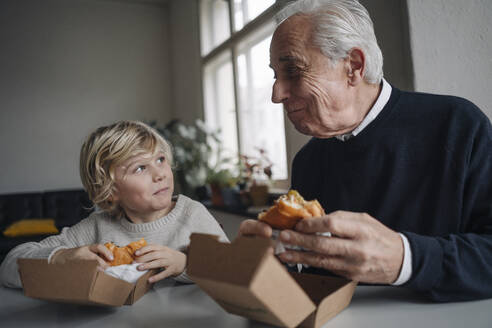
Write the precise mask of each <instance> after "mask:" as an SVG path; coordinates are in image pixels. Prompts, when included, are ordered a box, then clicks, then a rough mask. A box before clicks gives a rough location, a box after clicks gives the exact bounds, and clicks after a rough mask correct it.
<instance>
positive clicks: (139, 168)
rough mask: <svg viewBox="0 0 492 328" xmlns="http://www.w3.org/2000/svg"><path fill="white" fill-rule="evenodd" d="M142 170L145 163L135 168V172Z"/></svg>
mask: <svg viewBox="0 0 492 328" xmlns="http://www.w3.org/2000/svg"><path fill="white" fill-rule="evenodd" d="M144 170H145V165H139V166H137V168H136V169H135V173H140V172H143V171H144Z"/></svg>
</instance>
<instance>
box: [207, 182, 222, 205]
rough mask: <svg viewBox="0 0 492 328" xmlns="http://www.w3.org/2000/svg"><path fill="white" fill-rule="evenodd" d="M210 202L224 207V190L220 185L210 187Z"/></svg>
mask: <svg viewBox="0 0 492 328" xmlns="http://www.w3.org/2000/svg"><path fill="white" fill-rule="evenodd" d="M210 200H211V201H212V205H214V206H224V198H223V197H222V189H221V188H220V186H219V185H216V184H211V185H210Z"/></svg>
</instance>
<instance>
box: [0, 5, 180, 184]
mask: <svg viewBox="0 0 492 328" xmlns="http://www.w3.org/2000/svg"><path fill="white" fill-rule="evenodd" d="M167 16H168V9H167V7H162V6H156V5H151V4H131V3H129V2H124V1H123V2H117V1H96V0H91V1H88V0H70V1H66V0H43V1H39V0H2V1H1V2H0V47H1V50H0V150H1V154H2V155H1V156H2V160H1V161H0V193H6V192H20V191H35V190H50V189H60V188H76V187H81V183H80V179H79V175H78V153H79V149H80V146H81V144H82V141H83V139H84V137H85V136H86V135H87V134H88V133H89V132H90V131H92V130H93V129H95V128H96V127H98V126H100V125H103V124H107V123H110V122H113V121H116V120H121V119H140V120H150V119H155V120H159V121H160V122H166V121H168V120H169V119H170V118H171V116H172V114H171V113H170V110H169V109H170V104H171V99H170V85H171V82H170V81H171V79H172V78H171V77H170V72H169V66H170V58H169V54H168V51H169V45H168V44H169V40H168V39H169V28H168V25H167V24H168V19H167Z"/></svg>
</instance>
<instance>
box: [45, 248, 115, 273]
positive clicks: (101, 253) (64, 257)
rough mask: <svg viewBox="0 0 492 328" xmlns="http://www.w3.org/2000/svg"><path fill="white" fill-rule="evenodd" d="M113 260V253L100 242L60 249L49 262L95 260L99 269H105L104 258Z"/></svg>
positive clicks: (106, 264) (61, 262)
mask: <svg viewBox="0 0 492 328" xmlns="http://www.w3.org/2000/svg"><path fill="white" fill-rule="evenodd" d="M104 259H107V260H108V261H112V260H113V254H112V253H111V251H110V250H109V249H107V248H106V246H104V245H102V244H92V245H87V246H82V247H77V248H68V249H60V250H59V251H57V252H56V253H55V254H54V255H53V256H52V258H51V263H55V264H63V263H66V262H68V261H73V260H96V261H97V262H98V263H99V267H100V269H103V270H104V269H106V268H107V267H108V266H109V265H108V263H107V262H106V261H105V260H104Z"/></svg>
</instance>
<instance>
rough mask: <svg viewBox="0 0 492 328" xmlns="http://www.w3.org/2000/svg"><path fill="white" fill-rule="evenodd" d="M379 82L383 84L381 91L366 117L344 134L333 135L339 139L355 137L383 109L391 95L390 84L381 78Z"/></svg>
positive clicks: (344, 139)
mask: <svg viewBox="0 0 492 328" xmlns="http://www.w3.org/2000/svg"><path fill="white" fill-rule="evenodd" d="M381 83H382V84H383V87H382V89H381V93H380V94H379V96H378V99H377V100H376V102H375V103H374V105H373V106H372V108H371V109H370V110H369V113H367V115H366V117H364V119H363V120H362V122H361V123H360V124H359V125H358V126H357V127H356V128H355V129H354V130H353V131H352V132H349V133H346V134H341V135H339V136H335V138H337V139H338V140H341V141H346V140H348V139H350V138H352V137H355V136H356V135H358V134H359V133H360V132H361V131H362V130H364V128H365V127H366V126H368V125H369V123H371V122H372V121H374V119H375V118H376V117H377V116H378V115H379V113H381V111H382V110H383V108H384V106H385V105H386V104H387V103H388V100H389V99H390V96H391V90H392V88H391V85H390V84H389V83H388V82H387V81H386V80H385V79H384V78H383V79H382V81H381Z"/></svg>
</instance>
